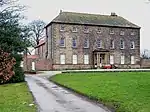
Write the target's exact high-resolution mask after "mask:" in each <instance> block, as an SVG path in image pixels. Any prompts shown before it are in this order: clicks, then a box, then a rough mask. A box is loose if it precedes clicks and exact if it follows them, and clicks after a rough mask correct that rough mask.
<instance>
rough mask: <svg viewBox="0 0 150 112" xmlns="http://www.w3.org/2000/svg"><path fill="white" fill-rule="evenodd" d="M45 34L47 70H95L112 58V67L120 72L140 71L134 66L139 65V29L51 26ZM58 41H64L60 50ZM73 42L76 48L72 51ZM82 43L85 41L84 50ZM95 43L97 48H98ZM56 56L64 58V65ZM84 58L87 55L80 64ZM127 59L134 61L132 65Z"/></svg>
mask: <svg viewBox="0 0 150 112" xmlns="http://www.w3.org/2000/svg"><path fill="white" fill-rule="evenodd" d="M62 26H63V31H62V30H61V27H62ZM74 28H75V29H76V30H75V31H74V30H73V29H74ZM85 29H86V31H85ZM46 32H47V41H46V45H47V52H48V55H47V59H49V60H50V62H51V66H52V68H51V69H88V68H95V67H96V68H97V67H101V66H104V65H108V64H110V56H113V64H114V65H115V66H118V67H120V68H127V67H129V68H138V67H140V65H139V64H138V62H139V61H140V28H132V27H119V26H114V27H113V26H103V25H86V24H76V23H74V24H70V23H51V24H50V25H48V26H47V28H46ZM61 38H64V44H65V45H64V46H63V47H61V46H60V39H61ZM74 38H75V39H76V44H77V45H76V47H73V39H74ZM85 39H88V42H89V43H88V44H89V46H88V48H84V42H85ZM98 40H99V41H100V43H99V44H101V45H98ZM121 40H123V44H124V48H123V49H121ZM111 41H113V44H114V45H113V47H114V48H112V43H111ZM131 42H133V43H134V45H133V48H131ZM98 46H99V47H98ZM60 55H64V56H65V63H64V64H61V62H60V61H61V60H60ZM73 55H77V63H76V64H73ZM84 55H88V60H89V62H88V63H87V64H84V60H85V59H84ZM121 56H124V63H121ZM131 56H132V57H134V58H133V59H132V62H131ZM133 61H134V62H133Z"/></svg>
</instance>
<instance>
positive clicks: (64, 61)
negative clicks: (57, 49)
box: [60, 54, 66, 65]
mask: <svg viewBox="0 0 150 112" xmlns="http://www.w3.org/2000/svg"><path fill="white" fill-rule="evenodd" d="M65 63H66V56H65V55H64V54H61V55H60V64H62V65H64V64H65Z"/></svg>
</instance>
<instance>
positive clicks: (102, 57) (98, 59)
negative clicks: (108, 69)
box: [93, 49, 110, 68]
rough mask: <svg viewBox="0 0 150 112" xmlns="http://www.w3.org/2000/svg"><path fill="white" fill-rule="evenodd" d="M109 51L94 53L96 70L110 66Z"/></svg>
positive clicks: (95, 51)
mask: <svg viewBox="0 0 150 112" xmlns="http://www.w3.org/2000/svg"><path fill="white" fill-rule="evenodd" d="M109 55H110V53H109V51H108V50H106V49H101V50H94V51H93V62H94V68H101V67H102V66H104V65H107V64H109Z"/></svg>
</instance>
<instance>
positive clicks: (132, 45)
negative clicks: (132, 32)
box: [131, 41, 135, 49]
mask: <svg viewBox="0 0 150 112" xmlns="http://www.w3.org/2000/svg"><path fill="white" fill-rule="evenodd" d="M134 47H135V46H134V41H132V42H131V49H134Z"/></svg>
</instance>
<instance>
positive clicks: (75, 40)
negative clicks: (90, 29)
mask: <svg viewBox="0 0 150 112" xmlns="http://www.w3.org/2000/svg"><path fill="white" fill-rule="evenodd" d="M74 42H75V44H76V46H73V44H74ZM72 47H73V48H76V47H77V39H76V38H72Z"/></svg>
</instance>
